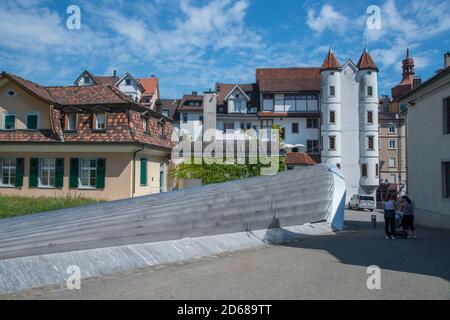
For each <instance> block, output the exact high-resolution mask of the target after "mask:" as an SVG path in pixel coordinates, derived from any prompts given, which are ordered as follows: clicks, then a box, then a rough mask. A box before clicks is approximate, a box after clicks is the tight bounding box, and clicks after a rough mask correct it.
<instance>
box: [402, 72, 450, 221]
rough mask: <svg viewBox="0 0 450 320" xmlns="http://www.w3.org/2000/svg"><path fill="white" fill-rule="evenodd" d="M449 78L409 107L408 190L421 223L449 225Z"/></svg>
mask: <svg viewBox="0 0 450 320" xmlns="http://www.w3.org/2000/svg"><path fill="white" fill-rule="evenodd" d="M449 96H450V82H449V77H448V76H447V83H446V84H443V85H441V86H440V87H438V88H435V89H434V90H432V91H429V92H427V93H426V94H423V95H422V96H420V99H418V101H417V104H416V105H415V106H413V107H410V108H408V117H407V153H408V193H409V195H410V197H411V199H412V201H413V202H414V205H415V214H416V221H417V223H419V224H423V225H428V226H432V227H442V228H447V229H450V199H445V198H444V197H443V188H442V187H443V179H442V167H441V166H442V162H443V161H450V135H449V134H447V135H444V134H443V132H444V131H443V116H444V115H443V99H444V98H446V97H449Z"/></svg>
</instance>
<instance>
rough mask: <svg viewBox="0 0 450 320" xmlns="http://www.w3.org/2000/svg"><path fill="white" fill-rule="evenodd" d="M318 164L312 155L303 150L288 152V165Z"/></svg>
mask: <svg viewBox="0 0 450 320" xmlns="http://www.w3.org/2000/svg"><path fill="white" fill-rule="evenodd" d="M315 164H317V162H316V161H314V160H313V159H312V158H311V156H310V155H309V154H307V153H303V152H288V153H286V165H310V166H311V165H315Z"/></svg>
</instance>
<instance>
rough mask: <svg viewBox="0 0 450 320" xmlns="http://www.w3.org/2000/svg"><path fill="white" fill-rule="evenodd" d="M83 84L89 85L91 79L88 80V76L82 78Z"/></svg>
mask: <svg viewBox="0 0 450 320" xmlns="http://www.w3.org/2000/svg"><path fill="white" fill-rule="evenodd" d="M84 83H86V84H90V83H91V78H89V77H88V76H86V77H84Z"/></svg>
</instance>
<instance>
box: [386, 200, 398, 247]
mask: <svg viewBox="0 0 450 320" xmlns="http://www.w3.org/2000/svg"><path fill="white" fill-rule="evenodd" d="M395 207H396V205H395V200H394V198H393V197H392V196H388V197H387V201H385V202H384V232H385V233H386V240H389V239H392V240H394V239H395V237H394V233H395Z"/></svg>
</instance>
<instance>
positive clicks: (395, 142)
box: [389, 139, 397, 150]
mask: <svg viewBox="0 0 450 320" xmlns="http://www.w3.org/2000/svg"><path fill="white" fill-rule="evenodd" d="M391 142H393V143H394V147H392V146H391ZM389 150H397V141H396V140H393V139H391V140H389Z"/></svg>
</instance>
